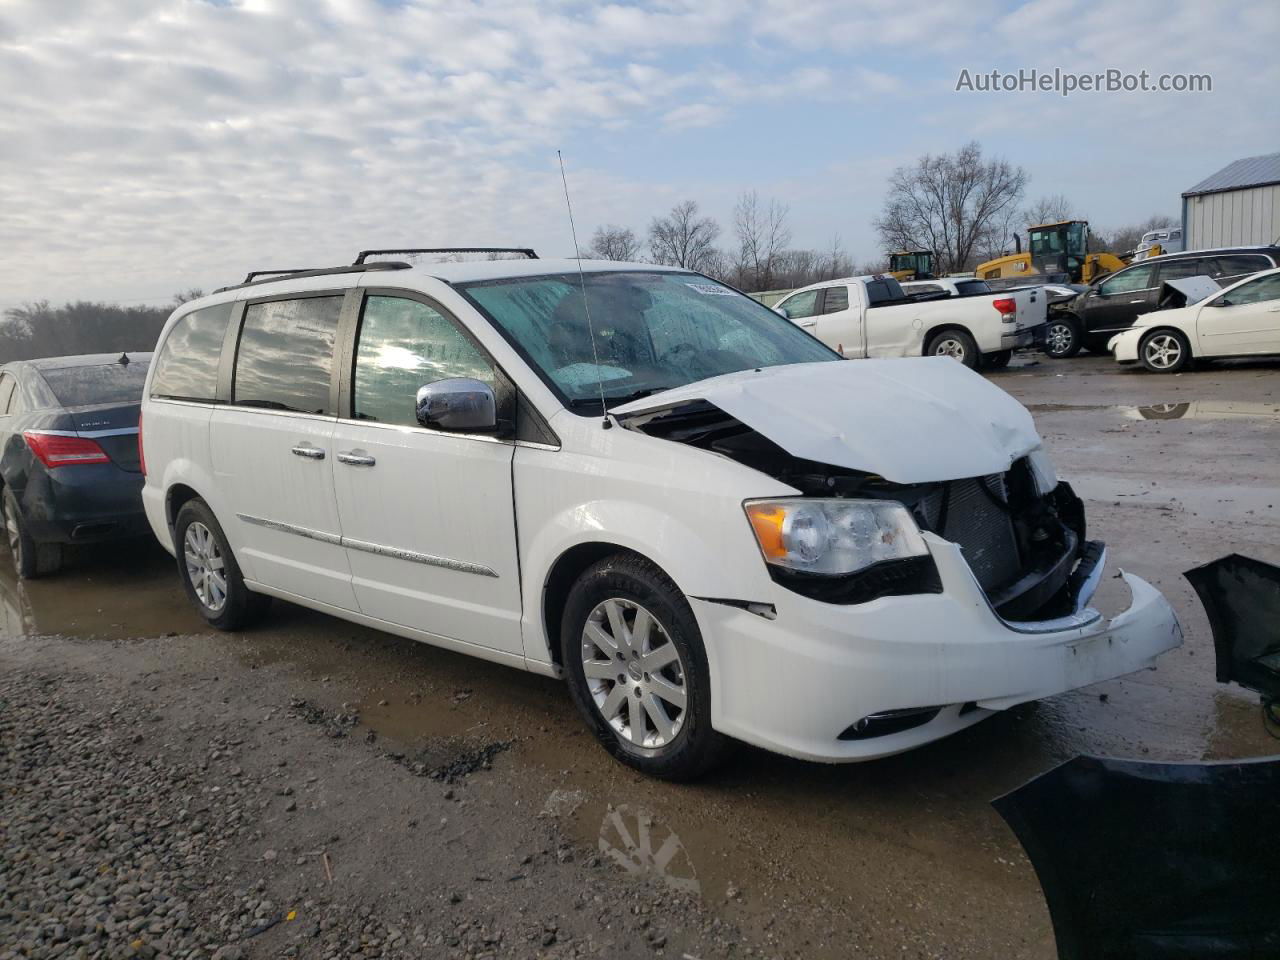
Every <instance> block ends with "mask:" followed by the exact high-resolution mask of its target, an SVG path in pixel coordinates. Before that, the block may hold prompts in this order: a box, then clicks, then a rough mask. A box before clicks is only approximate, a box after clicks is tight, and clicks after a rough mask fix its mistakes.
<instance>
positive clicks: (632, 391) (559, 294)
mask: <svg viewBox="0 0 1280 960" xmlns="http://www.w3.org/2000/svg"><path fill="white" fill-rule="evenodd" d="M584 286H585V305H586V307H587V308H588V309H589V313H590V320H591V322H590V324H588V322H587V313H588V309H584V292H583V287H584ZM459 289H460V290H461V291H462V292H463V293H464V294H465V295H466V296H467V297H468V298H469V299H470V300H471V301H472V303H474V304H475V305H476V306H477V307H479V308H480V310H481V311H482V312H483V313H484V314H485V315H486V316H487V317H488V319H489V320H490V321H491V322H492V323H493V324H494V326H495V327H496V328H497V329H498V330H499V331H500V332H501V333H502V334H503V335H504V336H505V337H506V338H507V339H508V340H509V341H510V342H511V343H512V344H513V345H514V346H516V348H517V349H519V350H520V351H521V352H522V353H523V354H524V355H525V357H526V358H527V359H528V360H529V362H530V363H531V364H532V365H533V367H534V368H535V369H536V370H538V371H539V372H540V373H541V375H542V376H543V378H544V379H546V380H547V381H549V383H550V384H551V385H552V386H553V387H554V388H555V389H556V390H557V391H558V392H559V394H560V395H561V397H562V398H563V399H564V401H565V402H566V403H567V404H568V405H569V406H570V407H571V408H575V409H577V410H578V411H579V412H582V413H583V414H590V413H592V412H598V411H599V407H600V392H601V388H602V387H603V391H604V394H605V396H606V402H607V404H608V405H610V406H613V405H616V404H619V403H623V402H625V401H626V400H628V399H633V398H635V397H639V396H646V395H648V394H650V393H656V392H658V391H660V390H667V389H670V388H672V387H680V386H684V385H685V384H688V383H694V382H696V381H698V380H705V379H706V378H708V377H714V376H719V375H720V374H725V373H735V372H737V371H739V370H749V369H752V368H755V367H769V366H778V365H780V364H790V363H809V362H813V361H818V360H838V359H840V358H839V356H838V355H837V354H836V353H834V352H833V351H832V350H829V349H828V348H827V347H824V346H823V345H822V344H821V343H819V342H818V341H817V340H814V339H813V338H812V337H810V336H809V335H808V334H807V333H805V332H804V331H803V330H801V329H800V328H799V327H797V326H795V324H792V323H790V322H788V321H787V320H784V319H783V318H782V317H779V316H778V315H777V314H776V313H775V312H774V311H772V310H770V309H769V308H768V307H765V306H762V305H761V304H760V303H757V302H756V301H755V300H752V299H751V298H750V297H746V296H743V295H742V294H740V293H738V292H737V291H735V290H731V289H730V288H728V287H726V286H724V285H722V284H719V283H716V282H715V281H713V280H708V279H707V278H706V277H702V276H698V275H697V274H688V273H666V272H653V273H648V272H641V271H634V272H633V271H618V272H600V273H588V274H587V275H586V276H585V277H584V278H579V276H578V275H577V274H576V273H575V274H553V275H544V276H537V277H516V278H511V279H506V280H489V281H479V282H476V283H470V284H461V285H459ZM593 334H594V336H593ZM593 341H594V342H593ZM593 406H594V408H595V410H594V411H593V410H592V409H591V408H592V407H593Z"/></svg>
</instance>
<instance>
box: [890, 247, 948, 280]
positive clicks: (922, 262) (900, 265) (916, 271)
mask: <svg viewBox="0 0 1280 960" xmlns="http://www.w3.org/2000/svg"><path fill="white" fill-rule="evenodd" d="M936 259H937V258H936V257H935V256H934V255H933V251H932V250H898V251H895V252H894V253H891V254H889V275H890V276H892V277H893V278H894V279H895V280H897V281H899V282H902V281H904V280H932V279H933V265H934V261H935V260H936Z"/></svg>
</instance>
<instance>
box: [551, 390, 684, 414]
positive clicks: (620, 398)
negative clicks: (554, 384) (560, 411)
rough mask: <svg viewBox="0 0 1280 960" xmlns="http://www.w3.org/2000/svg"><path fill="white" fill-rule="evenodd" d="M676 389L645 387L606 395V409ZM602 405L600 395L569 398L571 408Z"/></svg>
mask: <svg viewBox="0 0 1280 960" xmlns="http://www.w3.org/2000/svg"><path fill="white" fill-rule="evenodd" d="M671 389H674V388H672V387H645V388H644V389H643V390H636V391H634V392H632V393H620V394H618V395H617V396H612V397H605V398H604V401H605V409H606V410H607V409H609V407H620V406H622V405H623V404H624V403H630V402H631V401H632V400H643V399H644V398H645V397H650V396H653V394H655V393H662V392H663V391H664V390H671ZM598 406H600V397H573V398H572V399H570V400H569V409H571V410H578V409H580V408H582V407H598Z"/></svg>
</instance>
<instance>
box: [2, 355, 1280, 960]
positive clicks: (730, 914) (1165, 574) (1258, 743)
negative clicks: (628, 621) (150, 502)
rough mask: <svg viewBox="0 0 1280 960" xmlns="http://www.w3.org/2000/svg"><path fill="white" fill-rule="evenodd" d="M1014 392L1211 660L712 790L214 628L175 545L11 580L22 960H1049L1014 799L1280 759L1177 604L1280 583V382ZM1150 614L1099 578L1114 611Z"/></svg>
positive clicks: (15, 901) (514, 702)
mask: <svg viewBox="0 0 1280 960" xmlns="http://www.w3.org/2000/svg"><path fill="white" fill-rule="evenodd" d="M992 379H993V380H994V381H995V382H996V383H998V384H999V385H1000V386H1002V387H1003V388H1005V389H1006V390H1008V391H1009V392H1010V393H1012V394H1013V395H1014V396H1016V397H1017V398H1018V399H1020V400H1021V401H1022V402H1023V403H1026V404H1027V405H1028V406H1029V407H1030V409H1031V410H1032V412H1033V414H1034V415H1035V417H1036V420H1037V424H1038V426H1039V429H1040V431H1041V433H1042V435H1043V436H1044V438H1045V441H1046V444H1047V445H1048V447H1049V450H1050V452H1051V454H1052V455H1053V458H1054V460H1055V462H1056V464H1057V466H1058V470H1059V473H1060V474H1061V475H1062V476H1063V477H1064V478H1066V479H1069V480H1071V481H1072V482H1073V483H1074V484H1075V485H1076V487H1077V489H1078V491H1079V492H1080V493H1081V494H1082V495H1083V496H1084V497H1085V498H1086V500H1087V501H1088V507H1089V519H1090V525H1091V535H1093V536H1096V537H1100V538H1102V539H1105V540H1106V541H1107V542H1108V544H1109V547H1110V551H1111V552H1110V557H1111V565H1112V568H1114V567H1116V566H1122V567H1124V568H1126V569H1128V570H1132V571H1133V572H1135V573H1137V574H1139V575H1140V576H1143V577H1144V578H1147V579H1149V580H1151V581H1152V582H1153V583H1155V584H1156V585H1157V586H1159V587H1160V588H1161V589H1163V590H1164V591H1165V592H1166V594H1167V595H1168V596H1169V598H1170V599H1171V600H1172V602H1173V603H1174V605H1175V607H1176V608H1177V611H1178V614H1179V617H1180V618H1181V620H1182V622H1183V625H1184V627H1185V628H1186V643H1185V645H1184V646H1183V647H1182V648H1181V649H1180V650H1178V651H1175V652H1173V653H1171V654H1170V655H1168V656H1166V657H1165V658H1164V659H1163V660H1162V661H1161V664H1160V666H1159V667H1158V669H1156V670H1154V671H1150V672H1146V673H1142V674H1139V675H1135V676H1133V677H1130V678H1126V679H1123V680H1118V681H1112V682H1108V683H1104V684H1100V685H1098V686H1096V687H1092V688H1089V689H1087V690H1082V691H1077V692H1075V693H1071V694H1067V695H1064V696H1060V697H1055V698H1052V699H1050V700H1047V701H1044V702H1041V703H1037V704H1030V705H1026V706H1023V707H1019V708H1016V709H1014V710H1011V711H1008V712H1007V713H1005V714H1002V715H999V716H997V717H994V718H992V719H990V720H988V721H986V722H984V723H982V724H980V725H978V726H977V727H975V728H972V729H970V730H967V731H965V732H963V733H961V734H959V735H956V736H954V737H951V738H949V739H947V740H945V741H943V742H941V743H937V744H934V745H931V746H929V747H926V748H924V749H921V750H917V751H915V752H913V753H910V754H907V755H904V756H900V757H895V758H890V759H888V760H882V761H877V762H874V763H867V764H861V765H852V766H843V767H827V766H820V765H814V764H807V763H800V762H795V761H791V760H787V759H784V758H780V757H775V756H771V755H769V754H765V753H762V752H760V751H757V750H753V749H748V748H745V747H743V748H742V749H740V750H739V751H738V752H737V753H736V755H735V756H734V758H733V759H732V760H731V762H730V763H729V764H728V765H727V766H726V767H725V768H724V769H723V770H721V771H720V772H718V773H717V774H715V775H714V776H712V777H710V778H708V779H706V780H705V781H703V782H700V783H698V784H694V785H686V786H675V785H670V784H665V783H658V782H654V781H649V780H645V779H643V778H641V777H639V776H637V775H635V774H633V773H631V772H630V771H628V770H627V769H626V768H624V767H622V766H620V765H618V764H616V763H615V762H613V761H612V760H611V759H609V758H608V757H607V756H606V755H605V754H604V752H603V751H602V750H600V749H599V748H598V747H597V746H596V745H595V744H594V743H593V742H592V741H591V740H590V739H589V737H588V736H587V735H586V733H585V732H584V730H583V728H582V725H581V723H580V721H579V720H578V718H577V717H576V715H575V714H574V712H573V710H572V707H571V705H570V703H569V700H568V698H567V696H565V695H564V693H563V691H562V689H561V687H560V686H559V685H558V684H557V683H556V682H554V681H551V680H547V679H543V678H539V677H534V676H530V675H525V674H521V673H518V672H516V671H513V670H510V669H506V668H503V667H499V666H495V665H492V664H488V663H484V662H480V661H477V660H473V659H468V658H465V657H462V656H458V655H455V654H451V653H447V652H444V651H441V650H437V649H433V648H431V647H427V646H422V645H417V644H414V643H412V642H409V641H403V640H398V639H396V638H393V637H389V636H387V635H384V634H379V633H377V632H374V631H371V630H366V629H362V628H359V627H355V626H351V625H348V624H346V623H343V622H341V621H338V620H334V619H330V618H327V617H324V616H321V615H319V614H314V613H311V612H308V611H305V610H302V609H300V608H297V607H291V606H288V605H286V604H276V605H275V606H274V608H273V610H272V613H271V615H270V616H269V618H268V619H267V621H266V622H265V623H264V624H263V625H261V626H259V627H257V628H255V629H254V630H252V631H250V632H247V633H244V634H241V635H236V636H227V635H221V634H216V633H211V632H209V631H207V630H205V629H203V628H202V623H201V621H199V620H198V619H197V617H196V616H195V615H194V614H193V613H192V611H191V610H190V609H189V607H188V605H187V602H186V600H185V598H184V597H183V595H182V592H181V590H180V588H179V585H178V581H177V578H176V576H175V574H174V571H173V569H172V565H171V561H170V560H169V559H168V557H167V555H165V554H163V553H162V552H161V551H160V550H159V549H158V548H152V547H139V548H136V549H128V550H122V549H120V548H114V549H110V550H96V551H85V552H83V553H81V554H80V555H79V556H77V557H76V558H75V559H74V561H73V564H72V565H71V566H70V567H69V568H68V569H67V570H66V571H65V573H63V574H62V575H61V576H60V577H58V578H57V579H56V580H51V581H48V582H39V583H33V584H29V585H23V586H18V585H17V584H16V583H15V581H14V579H13V574H12V568H11V566H10V565H9V564H8V561H7V558H0V601H2V604H0V616H2V617H3V625H2V626H3V631H4V636H3V639H0V734H2V735H3V740H0V776H2V777H3V778H4V779H3V780H0V791H3V798H4V809H3V812H0V844H3V845H4V846H3V853H4V856H0V874H3V875H2V876H0V956H9V955H14V956H20V955H24V954H23V953H22V952H21V949H20V948H21V945H22V944H24V943H25V944H26V947H25V948H22V949H27V950H29V952H30V953H31V954H32V955H47V956H57V955H67V956H74V955H76V951H77V949H81V948H83V947H84V945H85V944H87V943H93V944H101V943H111V944H113V945H114V946H113V947H112V951H113V954H112V955H117V956H129V955H140V956H156V955H165V956H169V955H172V956H179V955H188V956H209V955H211V954H213V953H214V951H215V950H218V949H219V948H221V949H222V951H223V952H222V956H223V957H235V956H251V957H269V956H280V955H286V954H288V955H296V956H304V957H310V956H321V957H330V956H332V957H341V956H359V955H367V956H376V955H388V956H392V955H394V956H400V955H405V956H432V957H434V956H459V957H461V956H485V955H489V956H518V957H524V956H530V957H532V956H539V955H543V956H574V955H585V956H656V955H663V956H672V957H693V958H710V957H733V956H766V957H775V956H776V957H819V958H822V957H847V956H866V957H889V956H892V957H991V956H1002V957H1025V958H1042V957H1052V956H1053V955H1054V949H1053V938H1052V930H1051V927H1050V924H1049V918H1048V914H1047V911H1046V909H1045V907H1044V902H1043V899H1042V897H1041V894H1040V889H1039V886H1038V884H1037V882H1036V878H1035V875H1034V873H1033V871H1032V870H1031V868H1030V865H1029V863H1028V862H1027V860H1026V858H1025V857H1024V855H1023V854H1022V851H1021V849H1020V847H1019V846H1018V844H1017V842H1016V841H1015V839H1014V837H1013V835H1012V834H1011V833H1010V831H1009V830H1008V829H1007V828H1006V827H1005V825H1004V823H1003V822H1002V821H1001V820H1000V819H999V817H998V816H997V815H996V814H995V813H994V811H993V810H992V809H991V807H990V806H989V801H990V800H991V799H992V798H993V797H995V796H998V795H1000V794H1002V793H1004V792H1006V791H1007V790H1010V789H1012V788H1014V787H1016V786H1018V785H1019V784H1020V783H1022V782H1024V781H1025V780H1026V779H1028V778H1030V777H1032V776H1034V775H1036V774H1037V773H1040V772H1042V771H1043V770H1045V769H1048V768H1049V767H1051V766H1053V765H1054V764H1056V763H1058V762H1059V761H1062V760H1065V759H1067V758H1069V757H1071V756H1073V755H1075V754H1077V753H1081V752H1088V753H1096V754H1102V755H1109V756H1120V757H1141V758H1150V759H1157V758H1159V759H1170V760H1199V759H1204V758H1228V757H1245V756H1256V755H1263V754H1274V753H1278V752H1280V745H1278V744H1277V743H1276V742H1275V741H1274V740H1272V739H1270V738H1269V737H1268V736H1267V734H1266V733H1265V732H1264V730H1263V728H1262V725H1261V721H1260V718H1259V714H1258V709H1257V704H1256V701H1255V700H1253V699H1251V698H1250V697H1249V696H1247V695H1245V694H1244V693H1243V692H1242V691H1240V690H1238V689H1228V688H1225V687H1222V686H1220V685H1217V684H1216V683H1215V682H1214V680H1213V655H1212V642H1211V639H1210V636H1209V633H1208V627H1207V623H1206V620H1205V618H1204V615H1203V613H1202V612H1201V610H1200V608H1199V606H1198V603H1197V602H1196V600H1195V597H1194V594H1193V593H1192V591H1191V589H1190V587H1189V586H1188V585H1187V584H1186V582H1185V581H1184V580H1183V579H1182V577H1181V573H1182V571H1184V570H1187V569H1189V568H1191V567H1193V566H1196V565H1198V564H1200V563H1204V562H1207V561H1209V560H1212V559H1215V558H1217V557H1219V556H1221V555H1223V554H1225V553H1229V552H1233V551H1234V552H1239V553H1242V554H1246V555H1249V556H1254V557H1258V558H1260V559H1264V560H1268V561H1271V562H1273V563H1280V363H1233V364H1222V365H1217V366H1215V367H1213V368H1210V369H1209V370H1207V371H1202V372H1197V373H1188V374H1183V375H1180V376H1176V377H1171V376H1157V375H1151V374H1145V373H1141V372H1125V371H1120V370H1117V369H1116V368H1115V366H1114V365H1113V364H1112V363H1111V362H1110V361H1108V360H1105V359H1102V358H1097V357H1087V356H1086V357H1081V358H1078V359H1076V360H1073V361H1060V362H1051V361H1047V360H1043V359H1041V360H1038V361H1036V360H1035V359H1034V358H1030V357H1028V358H1019V359H1017V360H1015V362H1014V364H1013V365H1012V366H1011V367H1010V369H1009V370H1007V371H1004V372H1002V373H999V374H995V375H993V376H992ZM1126 599H1127V598H1126V597H1125V596H1124V595H1123V587H1122V586H1120V585H1119V584H1118V583H1117V582H1116V581H1114V580H1112V579H1108V580H1107V581H1106V582H1105V584H1104V590H1103V593H1102V594H1101V595H1100V600H1101V605H1102V606H1103V608H1104V610H1106V609H1108V608H1109V610H1110V612H1115V611H1116V610H1118V609H1120V608H1121V607H1122V606H1123V605H1124V603H1125V600H1126ZM42 764H43V767H41V765H42ZM39 769H43V770H44V772H43V773H38V772H35V771H38V770H39ZM59 770H61V771H63V773H58V772H57V771H59ZM50 771H53V772H50ZM138 777H142V778H143V779H142V780H141V781H139V780H138ZM59 778H61V779H59ZM117 778H118V779H117ZM138 783H143V784H144V786H143V787H142V788H138V787H137V784H138ZM130 784H132V786H130ZM51 790H52V791H53V792H54V794H55V796H56V797H57V802H55V803H52V804H50V803H49V802H48V800H47V793H48V791H51ZM120 792H123V793H125V794H127V796H128V798H129V800H128V804H126V806H125V807H123V808H120V807H119V806H118V804H117V799H118V798H113V797H114V795H115V794H116V793H120ZM129 804H134V806H129ZM115 820H120V821H122V822H124V823H126V824H128V830H127V831H117V832H115V833H112V832H110V828H109V826H108V824H109V823H110V822H112V821H115ZM193 821H195V822H196V823H197V825H198V826H199V827H200V831H199V832H195V833H193V832H192V830H193V829H194V828H193V827H192V823H193ZM123 833H129V835H130V836H131V837H132V840H130V841H128V842H127V843H126V844H125V846H123V847H122V846H121V845H120V843H119V838H120V836H121V835H122V834H123ZM211 834H212V835H213V836H212V837H211V836H210V835H211ZM161 835H163V839H156V838H157V837H159V836H161ZM152 844H154V849H153V847H152V846H151V845H152ZM175 844H176V846H175ZM20 850H25V851H26V853H25V854H22V856H23V860H22V863H23V864H26V866H24V867H21V868H20V869H19V868H15V867H14V858H16V857H17V856H19V851H20ZM6 861H7V862H6ZM6 871H7V872H6ZM156 875H159V876H161V878H162V879H161V881H159V882H155V876H156ZM81 877H82V878H83V882H81V881H80V879H78V878H81ZM33 878H34V879H33ZM149 878H150V879H149ZM37 881H39V882H37ZM33 883H34V884H35V885H34V886H33V885H32V884H33ZM142 883H146V884H149V886H146V887H142V886H140V884H142ZM131 885H132V886H131ZM170 887H176V889H169V888H170ZM126 888H127V891H131V892H126V893H123V894H122V893H120V892H119V891H120V890H125V889H126ZM161 888H165V892H164V895H165V896H166V897H168V898H169V899H166V900H164V901H156V900H155V897H156V896H157V891H159V890H161ZM50 891H52V893H51V892H50ZM121 897H124V900H123V901H122V900H121V899H120V898H121ZM173 897H177V898H178V900H180V901H181V903H180V907H181V908H180V909H179V908H178V907H177V906H175V901H174V900H173V899H172V898H173ZM147 898H150V899H147ZM144 900H145V902H144ZM156 902H161V903H162V908H156V907H155V903H156ZM121 903H124V905H125V906H124V907H121ZM264 904H265V906H264ZM156 909H162V912H161V913H158V914H155V915H154V916H153V913H152V911H154V910H156ZM60 912H61V913H60ZM71 913H75V914H76V915H77V916H83V917H87V920H84V921H83V922H82V921H81V920H77V921H76V923H77V924H78V925H77V926H75V927H74V928H73V929H74V930H76V931H79V932H78V933H76V934H74V936H73V935H72V934H71V933H69V932H68V931H67V930H63V932H62V933H61V934H60V936H61V937H62V940H61V941H56V940H54V939H53V930H54V927H56V926H57V925H58V923H59V917H60V916H65V915H69V914H71ZM116 914H119V915H120V916H119V918H117V917H116ZM174 916H180V917H181V918H182V921H181V924H178V923H177V922H176V921H173V920H172V917H174ZM104 917H105V918H106V921H107V922H109V924H110V927H111V931H110V932H109V933H106V932H104V931H105V927H106V924H105V923H104V922H103V918H104ZM95 924H96V925H97V926H95ZM134 927H136V929H132V928H134ZM33 930H34V931H36V932H35V933H32V932H31V931H33ZM86 931H88V932H86ZM94 936H96V937H97V938H98V939H92V937H94ZM76 937H79V938H80V939H78V940H77V939H76ZM85 938H90V939H88V940H86V939H85ZM55 943H61V944H62V945H63V946H64V947H66V949H65V953H63V954H60V953H58V952H57V951H56V950H53V949H52V948H50V950H49V952H44V953H42V952H41V951H42V950H45V949H46V947H45V946H40V945H41V944H45V945H46V946H48V945H52V944H55ZM94 949H97V947H93V948H92V949H81V954H80V955H84V956H90V955H93V951H94Z"/></svg>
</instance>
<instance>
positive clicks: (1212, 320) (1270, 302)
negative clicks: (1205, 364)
mask: <svg viewBox="0 0 1280 960" xmlns="http://www.w3.org/2000/svg"><path fill="white" fill-rule="evenodd" d="M1196 329H1197V333H1198V335H1199V338H1200V346H1201V350H1202V352H1203V353H1204V354H1205V356H1211V357H1213V356H1233V355H1235V356H1238V355H1243V354H1251V353H1267V354H1270V353H1280V274H1274V273H1273V274H1269V275H1267V276H1265V277H1258V278H1257V279H1255V280H1250V281H1248V282H1247V283H1242V284H1240V286H1238V287H1236V288H1235V289H1233V290H1230V291H1228V292H1227V293H1224V294H1223V295H1222V296H1219V297H1216V298H1215V299H1214V300H1212V301H1210V302H1209V304H1208V305H1206V306H1204V307H1203V308H1201V310H1200V313H1199V315H1198V316H1197V318H1196Z"/></svg>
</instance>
